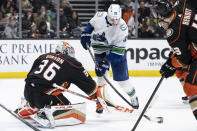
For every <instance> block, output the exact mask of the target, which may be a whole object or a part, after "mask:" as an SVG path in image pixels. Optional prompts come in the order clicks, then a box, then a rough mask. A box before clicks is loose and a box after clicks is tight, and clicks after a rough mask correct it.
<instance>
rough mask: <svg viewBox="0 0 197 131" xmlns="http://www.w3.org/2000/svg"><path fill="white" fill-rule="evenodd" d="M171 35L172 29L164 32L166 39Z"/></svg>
mask: <svg viewBox="0 0 197 131" xmlns="http://www.w3.org/2000/svg"><path fill="white" fill-rule="evenodd" d="M172 34H173V29H172V28H169V29H168V30H167V31H166V35H167V37H170V36H172Z"/></svg>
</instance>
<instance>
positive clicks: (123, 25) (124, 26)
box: [119, 19, 128, 31]
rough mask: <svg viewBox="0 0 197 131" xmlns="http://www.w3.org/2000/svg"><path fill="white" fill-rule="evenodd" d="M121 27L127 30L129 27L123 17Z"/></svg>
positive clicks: (122, 29)
mask: <svg viewBox="0 0 197 131" xmlns="http://www.w3.org/2000/svg"><path fill="white" fill-rule="evenodd" d="M119 27H120V30H121V31H125V30H126V29H127V28H128V26H127V24H126V23H125V21H124V20H123V19H120V26H119Z"/></svg>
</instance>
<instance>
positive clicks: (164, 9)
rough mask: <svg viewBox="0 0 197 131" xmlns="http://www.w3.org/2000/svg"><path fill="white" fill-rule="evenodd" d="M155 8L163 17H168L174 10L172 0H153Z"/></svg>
mask: <svg viewBox="0 0 197 131" xmlns="http://www.w3.org/2000/svg"><path fill="white" fill-rule="evenodd" d="M152 3H153V10H154V12H155V13H156V14H159V15H160V16H161V17H163V18H168V17H170V16H171V15H172V13H173V11H174V7H173V4H172V3H171V2H170V0H153V1H152Z"/></svg>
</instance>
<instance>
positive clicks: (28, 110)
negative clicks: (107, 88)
mask: <svg viewBox="0 0 197 131" xmlns="http://www.w3.org/2000/svg"><path fill="white" fill-rule="evenodd" d="M74 54H75V51H74V48H73V47H72V46H70V45H69V44H68V43H67V42H61V44H59V45H57V47H56V49H55V53H47V54H43V55H41V56H39V57H38V58H37V59H36V60H35V61H34V63H33V66H32V68H31V70H30V72H29V73H28V75H27V78H26V79H25V82H26V84H25V90H24V97H25V102H24V103H25V104H22V106H21V107H20V108H17V109H16V110H15V113H17V114H18V115H19V116H20V117H22V118H30V117H31V118H32V119H34V120H35V121H37V122H38V123H39V124H40V125H41V126H43V127H55V126H62V125H74V124H80V123H84V122H85V120H86V114H85V103H78V104H71V102H70V101H69V100H68V99H67V98H66V97H65V96H64V95H63V94H62V92H63V90H61V89H58V88H55V87H53V84H54V83H56V84H57V85H60V86H62V87H63V88H65V89H67V88H69V86H70V84H71V83H73V84H75V85H76V86H78V87H79V88H80V89H81V90H82V91H83V92H84V93H86V94H87V95H88V96H89V98H90V99H96V100H97V97H98V96H99V97H100V98H102V96H101V91H100V90H102V87H97V84H96V83H95V81H94V80H93V79H92V78H91V76H90V75H89V74H88V72H87V71H86V70H85V69H84V67H83V66H82V64H81V63H80V62H79V61H77V60H76V59H75V58H74ZM102 108H103V107H102V105H101V104H100V101H99V100H97V109H102Z"/></svg>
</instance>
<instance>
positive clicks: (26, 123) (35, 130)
mask: <svg viewBox="0 0 197 131" xmlns="http://www.w3.org/2000/svg"><path fill="white" fill-rule="evenodd" d="M0 106H1V107H2V108H3V109H4V110H6V111H7V112H9V113H10V114H11V115H13V116H14V117H15V118H17V119H18V120H20V121H21V122H23V123H24V124H25V125H27V126H29V127H30V128H31V129H33V130H34V131H40V130H39V129H38V128H36V127H34V126H33V125H32V124H30V123H28V122H27V121H25V120H24V119H22V118H20V117H19V116H17V115H16V114H15V113H13V112H12V111H10V110H9V109H8V108H6V107H5V106H4V105H2V104H0Z"/></svg>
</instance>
